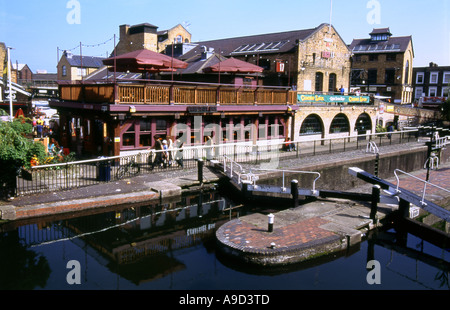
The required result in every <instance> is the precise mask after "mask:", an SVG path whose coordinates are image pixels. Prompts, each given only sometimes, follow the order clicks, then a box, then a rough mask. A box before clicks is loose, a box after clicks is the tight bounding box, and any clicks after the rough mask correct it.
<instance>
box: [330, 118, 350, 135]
mask: <svg viewBox="0 0 450 310" xmlns="http://www.w3.org/2000/svg"><path fill="white" fill-rule="evenodd" d="M339 132H350V123H349V121H348V118H347V116H346V115H345V114H343V113H339V114H338V115H336V116H335V117H334V118H333V121H332V122H331V126H330V133H339Z"/></svg>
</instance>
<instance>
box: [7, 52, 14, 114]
mask: <svg viewBox="0 0 450 310" xmlns="http://www.w3.org/2000/svg"><path fill="white" fill-rule="evenodd" d="M7 49H8V78H9V120H10V121H11V122H12V121H13V103H12V95H13V94H12V86H11V52H10V51H11V49H13V48H12V47H8V48H7Z"/></svg>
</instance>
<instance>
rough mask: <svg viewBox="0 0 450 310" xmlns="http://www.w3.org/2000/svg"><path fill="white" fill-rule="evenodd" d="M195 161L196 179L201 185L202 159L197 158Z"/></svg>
mask: <svg viewBox="0 0 450 310" xmlns="http://www.w3.org/2000/svg"><path fill="white" fill-rule="evenodd" d="M197 163H198V165H197V170H198V181H199V183H200V185H203V159H198V161H197Z"/></svg>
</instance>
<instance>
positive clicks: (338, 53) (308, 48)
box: [297, 25, 350, 92]
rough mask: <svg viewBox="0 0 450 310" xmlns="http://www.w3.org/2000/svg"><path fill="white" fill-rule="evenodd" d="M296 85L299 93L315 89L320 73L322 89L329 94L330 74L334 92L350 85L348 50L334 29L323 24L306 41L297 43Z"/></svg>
mask: <svg viewBox="0 0 450 310" xmlns="http://www.w3.org/2000/svg"><path fill="white" fill-rule="evenodd" d="M298 66H299V70H298V79H297V80H298V85H297V90H299V91H315V90H316V73H321V74H323V84H322V89H321V90H319V91H325V92H328V91H329V90H330V89H329V81H330V75H331V74H334V75H335V77H336V80H335V87H332V88H333V89H331V91H337V90H338V89H339V88H341V86H343V87H344V88H346V89H347V88H348V86H349V85H350V83H349V77H350V51H349V49H348V47H347V45H346V44H345V42H344V41H343V40H342V39H341V37H340V36H339V34H338V33H337V32H336V30H335V29H334V28H333V27H332V28H331V31H330V29H329V26H328V25H324V26H323V27H322V28H320V29H319V30H318V31H316V32H315V33H314V34H313V35H311V36H310V37H309V38H308V39H307V40H305V41H302V42H299V46H298Z"/></svg>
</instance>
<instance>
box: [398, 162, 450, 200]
mask: <svg viewBox="0 0 450 310" xmlns="http://www.w3.org/2000/svg"><path fill="white" fill-rule="evenodd" d="M398 173H402V174H405V175H407V176H408V177H411V178H413V179H415V180H418V181H420V182H422V183H423V189H422V200H421V204H422V205H426V204H427V203H426V202H425V195H426V191H427V185H430V186H433V187H435V188H437V189H439V190H442V191H445V192H447V193H450V190H448V189H446V188H443V187H440V186H438V185H436V184H433V183H430V182H428V181H426V180H423V179H421V178H418V177H416V176H414V175H412V174H410V173H407V172H405V171H402V170H400V169H395V170H394V175H395V178H396V179H397V187H396V189H395V191H396V192H397V193H398V192H400V190H399V188H400V177H399V176H398Z"/></svg>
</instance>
